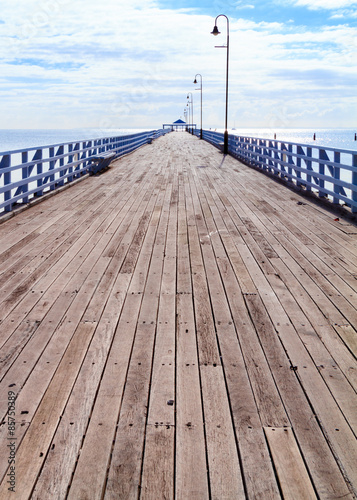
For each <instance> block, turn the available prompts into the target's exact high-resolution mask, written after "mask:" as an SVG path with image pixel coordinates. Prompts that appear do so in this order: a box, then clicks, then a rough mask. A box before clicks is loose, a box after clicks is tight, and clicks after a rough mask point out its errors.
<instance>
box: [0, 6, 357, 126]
mask: <svg viewBox="0 0 357 500" xmlns="http://www.w3.org/2000/svg"><path fill="white" fill-rule="evenodd" d="M220 14H224V15H225V16H227V18H228V20H229V98H228V102H229V112H228V128H232V127H235V128H272V129H273V128H274V129H275V128H314V127H316V128H356V127H357V92H356V90H357V1H354V0H246V1H245V0H214V1H212V2H211V1H209V0H204V1H201V0H129V1H128V0H101V1H98V0H17V1H16V2H9V1H8V0H0V92H1V100H0V128H2V129H11V128H17V129H24V128H32V129H42V128H103V129H107V128H160V127H161V126H162V124H163V123H171V122H173V121H175V120H177V119H179V118H182V119H185V115H184V111H185V110H187V95H189V96H190V99H191V96H192V98H193V112H194V122H195V123H197V125H198V126H200V98H201V93H200V84H198V85H194V84H193V80H194V78H195V75H196V74H200V75H202V89H203V93H202V96H203V108H202V115H203V128H218V129H219V128H223V127H224V120H225V99H226V83H225V78H226V63H227V60H226V57H227V49H226V48H225V47H222V46H224V45H225V44H226V41H227V27H228V23H227V20H226V18H225V17H223V16H221V17H219V18H218V20H217V26H218V28H219V31H220V32H221V34H220V35H219V36H217V37H213V36H212V35H211V31H212V29H213V27H214V24H215V18H216V16H219V15H220ZM216 45H220V46H221V47H218V48H216V47H215V46H216ZM197 79H198V81H199V82H200V77H199V76H198V77H197ZM189 92H191V93H192V94H189Z"/></svg>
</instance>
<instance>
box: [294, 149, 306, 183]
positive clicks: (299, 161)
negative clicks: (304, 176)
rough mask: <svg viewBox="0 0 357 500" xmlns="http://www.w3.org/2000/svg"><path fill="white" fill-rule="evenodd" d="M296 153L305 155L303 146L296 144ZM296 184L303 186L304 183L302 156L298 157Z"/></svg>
mask: <svg viewBox="0 0 357 500" xmlns="http://www.w3.org/2000/svg"><path fill="white" fill-rule="evenodd" d="M296 154H297V155H303V154H304V150H303V149H302V147H301V146H296ZM296 177H297V179H296V185H297V186H298V187H299V186H303V185H304V183H303V182H301V158H298V157H297V158H296Z"/></svg>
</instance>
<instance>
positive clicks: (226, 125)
mask: <svg viewBox="0 0 357 500" xmlns="http://www.w3.org/2000/svg"><path fill="white" fill-rule="evenodd" d="M219 17H225V18H226V20H227V47H225V48H226V49H227V67H226V117H225V130H224V146H223V154H225V155H227V154H228V67H229V19H228V17H227V16H226V15H225V14H219V15H218V16H217V17H216V19H215V24H214V28H213V31H212V34H213V35H219V33H220V32H219V31H218V28H217V19H218V18H219ZM223 48H224V46H223Z"/></svg>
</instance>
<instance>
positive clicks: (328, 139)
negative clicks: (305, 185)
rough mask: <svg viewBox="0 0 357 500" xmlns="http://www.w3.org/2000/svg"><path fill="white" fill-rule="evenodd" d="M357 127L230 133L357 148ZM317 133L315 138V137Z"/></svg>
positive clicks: (242, 130) (238, 130) (266, 129)
mask: <svg viewBox="0 0 357 500" xmlns="http://www.w3.org/2000/svg"><path fill="white" fill-rule="evenodd" d="M356 132H357V129H356V130H354V129H332V128H324V129H307V128H297V129H271V128H261V129H258V128H254V129H252V128H249V129H248V128H246V129H232V130H230V133H232V134H234V135H242V136H247V137H258V138H260V139H274V135H276V139H278V140H281V141H287V142H295V143H299V144H311V145H314V146H324V147H326V148H337V149H348V150H357V141H355V134H356ZM314 135H315V139H314Z"/></svg>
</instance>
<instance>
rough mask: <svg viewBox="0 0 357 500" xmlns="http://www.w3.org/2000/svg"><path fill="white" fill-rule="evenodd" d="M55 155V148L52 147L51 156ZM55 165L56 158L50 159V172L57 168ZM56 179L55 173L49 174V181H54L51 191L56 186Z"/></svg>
mask: <svg viewBox="0 0 357 500" xmlns="http://www.w3.org/2000/svg"><path fill="white" fill-rule="evenodd" d="M54 156H55V148H50V158H54ZM55 165H56V160H51V159H50V169H49V171H50V172H51V170H53V169H54V168H55ZM54 180H55V174H53V173H52V174H51V175H50V176H49V181H50V182H53V184H51V186H50V191H54V189H55V188H56V186H55V183H54Z"/></svg>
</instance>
